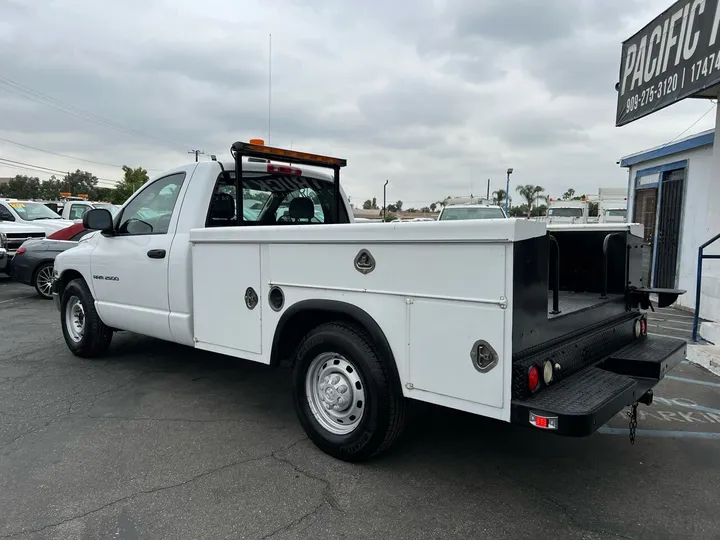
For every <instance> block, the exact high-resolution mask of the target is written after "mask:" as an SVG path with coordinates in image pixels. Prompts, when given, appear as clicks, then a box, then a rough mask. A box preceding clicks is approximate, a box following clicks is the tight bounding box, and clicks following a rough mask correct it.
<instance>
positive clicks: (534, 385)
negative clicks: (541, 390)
mask: <svg viewBox="0 0 720 540" xmlns="http://www.w3.org/2000/svg"><path fill="white" fill-rule="evenodd" d="M539 384H540V370H538V368H537V366H530V369H529V370H528V388H530V391H531V392H534V391H535V390H537V389H538V385H539Z"/></svg>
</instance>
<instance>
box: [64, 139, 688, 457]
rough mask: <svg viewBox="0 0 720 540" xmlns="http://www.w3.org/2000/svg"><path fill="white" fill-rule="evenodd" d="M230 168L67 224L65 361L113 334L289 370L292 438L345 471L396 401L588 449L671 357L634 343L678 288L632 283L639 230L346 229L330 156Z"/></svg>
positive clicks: (387, 432)
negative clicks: (71, 231) (77, 234)
mask: <svg viewBox="0 0 720 540" xmlns="http://www.w3.org/2000/svg"><path fill="white" fill-rule="evenodd" d="M231 154H232V155H233V161H232V162H219V161H205V162H200V163H192V164H189V165H185V166H182V167H178V168H176V169H173V170H170V171H168V172H166V173H164V174H162V175H160V176H158V177H156V178H154V179H152V180H150V181H149V182H147V183H146V184H145V185H144V186H143V187H142V188H141V189H140V190H138V191H137V192H136V193H135V194H133V196H132V197H131V198H130V199H129V200H128V201H127V203H126V204H125V205H124V206H123V207H122V208H121V210H120V212H119V213H118V214H117V215H116V216H115V217H113V216H112V215H111V214H110V213H109V212H108V211H107V210H105V209H93V210H90V211H88V212H87V213H86V214H85V215H84V216H83V225H84V226H85V227H86V228H87V229H91V230H94V231H98V232H96V233H94V234H90V235H88V236H86V237H85V238H84V239H83V240H82V241H81V242H80V243H79V245H78V246H77V247H74V248H73V249H70V250H68V251H65V252H63V253H61V254H59V255H58V256H57V258H56V260H55V275H54V279H53V285H52V290H53V297H54V299H55V302H56V305H57V307H58V309H59V313H60V323H61V324H60V327H61V329H62V333H63V337H64V339H65V343H66V344H67V346H68V348H69V349H70V350H71V351H72V352H73V353H74V354H75V355H77V356H80V357H90V358H92V357H97V356H101V355H102V354H104V353H105V352H106V351H107V349H108V347H109V346H110V344H111V341H112V337H113V333H114V332H115V331H118V330H128V331H131V332H135V333H139V334H143V335H147V336H152V337H155V338H159V339H163V340H167V341H171V342H175V343H181V344H184V345H187V346H190V347H194V348H196V349H199V350H201V351H208V352H213V353H219V354H223V355H226V356H229V357H234V358H239V359H243V360H247V361H253V362H258V363H262V364H268V365H271V366H276V365H279V364H281V363H288V364H290V365H292V368H293V375H292V377H293V383H292V386H293V403H294V407H295V411H296V414H297V416H298V419H299V421H300V424H301V425H302V427H303V429H304V430H305V432H306V433H307V435H308V437H309V438H310V439H311V440H312V441H313V442H314V443H315V444H316V445H317V446H318V447H319V448H320V449H322V450H323V451H325V452H326V453H328V454H329V455H331V456H334V457H337V458H339V459H343V460H347V461H362V460H366V459H370V458H372V457H374V456H376V455H379V454H380V453H382V452H383V451H385V450H386V449H387V448H389V447H390V446H391V445H392V443H393V442H394V441H395V440H396V439H397V438H398V437H399V435H400V433H401V432H402V428H403V425H404V422H405V418H406V410H407V403H408V401H409V400H418V401H423V402H427V403H433V404H436V405H440V406H445V407H450V408H454V409H457V410H461V411H465V412H468V413H472V414H477V415H481V416H485V417H488V418H494V419H497V420H499V421H505V422H513V423H517V424H519V425H523V426H527V427H529V428H533V429H542V430H547V431H550V432H553V433H556V434H560V435H567V436H585V435H589V434H591V433H593V432H594V431H595V430H597V429H598V428H599V427H600V426H601V425H603V424H604V423H605V422H607V420H608V419H610V418H611V417H612V416H613V415H615V414H617V413H618V412H619V411H620V410H621V409H622V408H623V407H625V406H628V405H630V406H632V407H633V410H636V405H637V403H638V402H641V403H646V404H647V403H650V402H651V401H652V388H653V387H654V386H655V385H656V384H657V383H658V382H659V381H660V380H661V379H662V378H663V377H664V376H665V374H666V373H667V372H668V371H669V370H670V369H672V368H673V367H674V366H675V365H677V364H678V363H679V362H680V361H681V360H682V359H683V358H684V354H685V342H684V341H682V340H673V339H670V338H667V339H666V338H658V337H655V336H652V337H651V336H648V335H647V320H646V318H645V314H644V312H643V310H644V309H647V308H648V307H649V306H650V300H649V299H650V295H651V294H655V295H657V296H658V302H659V305H660V306H667V305H670V304H671V303H672V302H674V300H675V299H676V298H677V296H678V295H679V294H682V292H683V291H678V290H666V289H650V288H648V287H647V286H646V284H644V283H643V282H642V268H641V266H642V250H643V244H642V239H641V238H640V237H639V236H638V234H639V231H638V228H639V227H638V226H634V225H628V224H610V225H592V226H591V225H572V224H559V225H551V226H548V225H546V223H545V222H542V221H534V220H526V219H475V220H473V219H470V220H442V221H439V222H437V223H434V222H409V223H404V224H392V223H390V224H386V225H385V226H382V227H378V226H375V225H373V224H371V223H353V217H352V209H351V208H350V206H349V204H348V202H347V197H346V196H345V194H344V192H343V190H342V187H341V185H340V169H341V168H342V167H344V166H345V165H346V162H345V160H342V159H339V158H334V157H329V156H322V155H316V154H307V153H303V152H296V151H292V150H285V149H280V148H272V147H267V146H265V145H264V143H262V141H260V142H258V141H250V142H249V143H244V142H238V143H235V144H233V145H232V147H231ZM251 159H253V160H261V161H250V160H251ZM320 169H323V170H320ZM327 169H329V170H330V173H328V172H325V170H327Z"/></svg>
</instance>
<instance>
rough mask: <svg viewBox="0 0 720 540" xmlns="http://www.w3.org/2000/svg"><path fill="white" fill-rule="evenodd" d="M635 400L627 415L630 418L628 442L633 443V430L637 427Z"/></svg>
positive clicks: (636, 405)
mask: <svg viewBox="0 0 720 540" xmlns="http://www.w3.org/2000/svg"><path fill="white" fill-rule="evenodd" d="M637 408H638V404H637V401H636V402H635V403H633V405H632V407H631V408H630V410H629V411H628V413H627V415H628V418H629V419H630V444H635V430H636V429H637Z"/></svg>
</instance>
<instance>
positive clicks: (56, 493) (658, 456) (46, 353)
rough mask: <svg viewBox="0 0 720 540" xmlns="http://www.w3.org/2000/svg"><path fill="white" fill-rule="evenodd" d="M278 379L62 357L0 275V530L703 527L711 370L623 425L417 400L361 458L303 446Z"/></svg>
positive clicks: (491, 531)
mask: <svg viewBox="0 0 720 540" xmlns="http://www.w3.org/2000/svg"><path fill="white" fill-rule="evenodd" d="M288 375H289V374H288V373H287V372H286V371H285V370H282V369H281V370H273V369H269V368H266V367H264V366H260V365H256V364H252V363H245V362H237V361H233V360H232V359H227V358H224V357H220V356H215V355H211V354H207V353H203V352H196V351H194V350H191V349H187V348H182V347H179V346H174V345H171V344H167V343H163V342H159V341H155V340H151V339H146V338H143V337H139V336H135V335H128V334H119V335H117V336H116V340H115V341H114V343H113V346H112V348H111V350H110V355H109V356H108V357H107V358H106V359H103V360H100V361H83V360H80V359H78V358H75V357H74V356H72V355H71V354H70V353H69V352H68V351H67V349H66V347H65V345H64V343H63V340H62V336H61V332H60V328H59V317H58V313H57V312H56V311H55V308H54V306H53V305H52V303H51V302H48V301H44V300H41V299H39V298H38V297H36V296H35V292H34V290H33V289H31V288H30V287H25V286H21V285H17V284H14V283H10V282H8V281H6V280H3V279H1V278H0V538H13V539H19V540H27V539H63V540H66V539H83V540H85V539H88V540H89V539H98V538H103V539H105V538H108V539H141V538H142V539H146V538H153V539H154V538H163V539H165V538H167V539H173V540H175V539H185V538H192V539H215V538H233V539H234V538H251V539H266V538H273V539H275V540H280V539H290V538H308V539H310V538H312V539H316V538H327V539H340V538H342V539H347V540H350V539H353V540H354V539H373V540H375V539H385V538H392V539H405V538H407V539H425V538H432V539H441V538H442V539H444V538H462V539H467V538H473V539H475V538H479V539H482V538H488V539H493V540H500V539H522V538H532V539H537V538H553V539H564V538H582V539H606V538H607V539H636V538H638V539H639V538H647V539H653V540H657V539H663V538H682V539H688V538H708V539H709V538H717V537H718V531H720V515H719V514H718V512H717V501H718V487H717V486H718V485H720V460H718V456H719V455H720V386H719V384H720V380H718V379H717V378H715V377H713V376H712V375H710V374H709V373H707V372H705V371H703V370H701V369H700V368H698V367H696V366H693V365H689V364H683V365H681V366H680V367H679V368H678V369H676V370H675V371H674V372H673V373H672V376H671V377H668V378H667V379H666V380H665V381H663V383H661V385H660V386H658V389H657V391H656V395H657V396H658V399H657V403H656V404H655V405H653V406H652V407H649V408H647V407H644V406H643V407H641V411H642V413H641V418H640V425H639V429H638V438H637V441H636V443H635V445H634V446H631V445H630V443H629V442H628V434H627V420H626V419H625V418H623V417H622V416H618V417H617V418H615V419H613V420H612V421H611V422H610V424H609V425H608V426H606V427H605V428H603V430H602V433H599V434H596V435H594V436H592V437H589V438H585V439H577V440H575V439H564V438H559V437H555V436H552V435H549V434H545V433H540V432H536V431H532V430H530V429H528V428H521V427H514V426H509V425H506V424H503V423H499V422H493V421H488V420H484V419H481V418H476V417H473V416H469V415H465V414H460V413H456V412H452V411H445V410H442V409H439V408H428V409H427V410H423V411H422V413H423V414H422V423H420V422H416V423H415V427H414V429H413V430H411V431H410V432H409V433H408V434H407V436H406V437H405V439H404V440H403V441H402V443H401V444H400V445H398V447H397V448H396V449H395V450H394V451H392V452H391V453H389V454H387V455H386V456H384V457H382V458H380V459H378V460H375V461H373V462H371V463H367V464H363V465H350V464H346V463H341V462H338V461H335V460H333V459H331V458H329V457H327V456H326V455H324V454H322V453H320V452H319V451H318V450H316V449H315V447H314V446H313V445H312V444H311V443H309V442H308V441H307V440H306V438H305V436H304V433H303V432H302V430H301V429H300V427H299V425H298V424H297V422H296V420H295V415H294V412H293V410H292V406H291V398H290V384H289V376H288Z"/></svg>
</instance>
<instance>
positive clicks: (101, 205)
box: [93, 203, 120, 217]
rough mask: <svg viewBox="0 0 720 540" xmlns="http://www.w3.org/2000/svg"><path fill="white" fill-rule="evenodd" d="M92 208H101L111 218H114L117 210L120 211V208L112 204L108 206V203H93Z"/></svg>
mask: <svg viewBox="0 0 720 540" xmlns="http://www.w3.org/2000/svg"><path fill="white" fill-rule="evenodd" d="M93 207H95V208H102V209H104V210H107V211H108V212H110V214H111V215H112V217H115V216H116V215H117V213H118V210H120V208H119V207H118V206H115V205H114V204H110V203H93Z"/></svg>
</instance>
